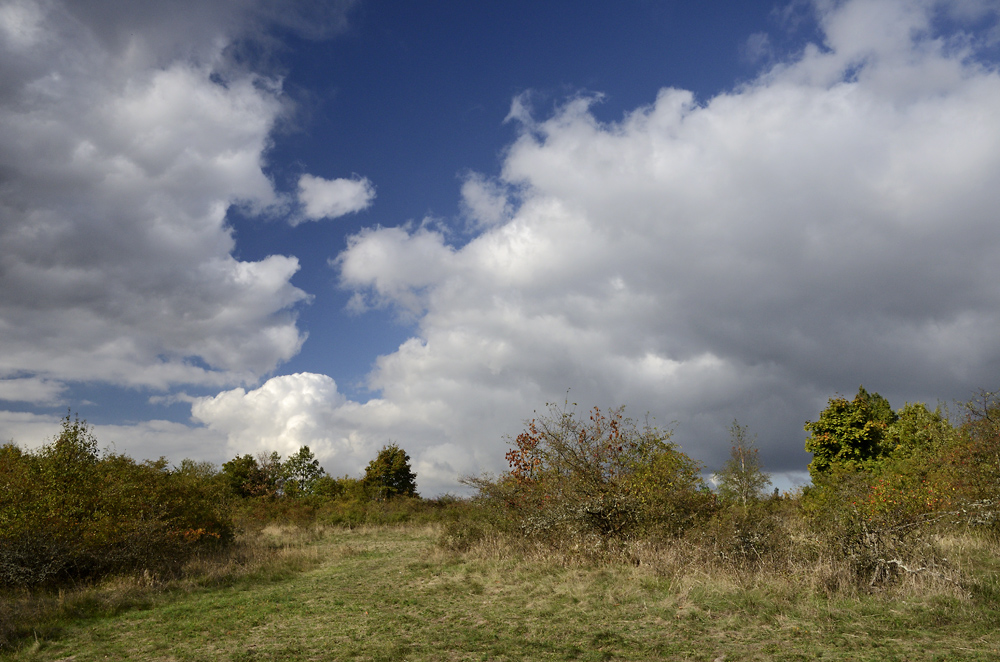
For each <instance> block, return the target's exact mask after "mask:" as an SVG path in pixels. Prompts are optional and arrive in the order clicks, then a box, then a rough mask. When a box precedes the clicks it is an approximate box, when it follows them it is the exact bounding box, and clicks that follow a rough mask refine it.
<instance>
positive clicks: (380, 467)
mask: <svg viewBox="0 0 1000 662" xmlns="http://www.w3.org/2000/svg"><path fill="white" fill-rule="evenodd" d="M362 484H363V485H364V487H365V489H366V490H367V492H368V494H369V495H370V496H371V498H372V499H373V500H375V501H385V500H386V499H391V498H393V497H397V496H409V497H415V496H417V475H416V474H415V473H413V471H411V470H410V456H409V455H407V454H406V452H405V451H404V450H403V449H401V448H400V447H399V446H397V445H396V444H389V445H387V446H383V447H382V450H380V451H379V453H378V456H377V457H376V458H375V459H374V460H372V461H371V462H369V463H368V466H367V467H366V468H365V477H364V479H362Z"/></svg>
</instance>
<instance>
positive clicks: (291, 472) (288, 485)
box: [281, 446, 326, 496]
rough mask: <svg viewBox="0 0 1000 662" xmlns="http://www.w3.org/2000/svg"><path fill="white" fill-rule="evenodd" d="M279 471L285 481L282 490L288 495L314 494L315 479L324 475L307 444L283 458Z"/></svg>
mask: <svg viewBox="0 0 1000 662" xmlns="http://www.w3.org/2000/svg"><path fill="white" fill-rule="evenodd" d="M281 473H282V476H283V477H284V481H285V482H284V491H285V494H286V495H288V496H299V495H305V494H314V493H315V491H316V481H318V480H319V479H320V478H322V477H323V476H325V475H326V472H325V471H324V470H323V468H322V467H321V466H319V460H317V459H316V458H315V456H313V454H312V451H310V450H309V447H308V446H303V447H301V448H300V449H299V452H298V453H296V454H295V455H292V456H290V457H289V458H288V459H287V460H285V462H284V464H282V465H281Z"/></svg>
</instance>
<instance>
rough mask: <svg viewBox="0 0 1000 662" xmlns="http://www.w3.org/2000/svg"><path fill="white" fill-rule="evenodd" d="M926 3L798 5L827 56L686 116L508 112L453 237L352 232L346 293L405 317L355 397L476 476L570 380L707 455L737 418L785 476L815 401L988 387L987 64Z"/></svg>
mask: <svg viewBox="0 0 1000 662" xmlns="http://www.w3.org/2000/svg"><path fill="white" fill-rule="evenodd" d="M938 4H939V3H931V2H909V1H906V2H904V1H902V0H870V1H860V0H855V1H849V2H843V3H818V4H817V7H818V8H817V14H818V17H819V25H820V28H821V30H822V31H823V34H824V41H823V43H821V44H816V45H810V46H808V47H806V48H805V49H804V50H803V51H802V52H801V53H800V54H799V55H798V56H796V57H795V58H794V59H793V60H790V61H786V62H780V63H778V64H776V65H775V66H773V67H772V68H771V69H769V70H768V71H766V72H764V73H763V74H762V75H761V76H760V77H759V78H758V79H757V80H755V81H752V82H750V83H749V84H745V85H743V86H741V87H739V88H737V89H734V90H732V91H729V92H726V93H722V94H719V95H718V96H716V97H714V98H711V99H707V100H705V101H704V102H702V103H699V102H697V101H696V100H695V99H694V97H693V95H692V94H691V93H690V92H687V91H684V90H679V89H673V88H665V89H663V90H661V91H660V93H659V94H658V95H657V97H656V99H655V100H654V101H653V103H651V104H650V105H649V106H646V107H642V108H639V109H636V110H635V111H633V112H631V113H629V114H628V115H627V116H626V117H624V118H623V119H622V120H621V121H618V122H612V123H602V122H599V121H598V120H597V119H595V117H594V116H593V114H592V113H591V111H590V107H591V105H592V104H593V103H595V102H596V101H595V100H594V99H588V98H586V97H580V98H576V99H573V100H571V101H570V102H568V103H567V104H566V105H564V106H563V107H562V108H561V109H560V110H559V111H558V112H556V113H555V114H554V115H553V116H551V117H548V118H543V119H536V118H534V117H532V116H531V115H530V112H529V110H528V109H527V107H526V106H525V105H524V103H523V102H521V101H520V100H515V104H514V107H513V108H512V110H511V117H512V118H513V119H514V120H517V121H520V122H521V123H522V127H523V130H522V135H521V136H520V138H518V139H517V141H516V142H515V143H514V144H513V145H512V146H511V147H510V149H509V150H508V151H507V152H506V155H505V159H504V162H503V167H502V171H501V176H500V178H499V180H498V182H497V183H496V185H495V186H496V187H497V188H495V189H491V188H490V187H488V186H486V185H485V184H484V182H486V180H485V179H481V178H475V177H473V178H469V179H468V180H467V182H466V185H465V186H464V187H463V196H464V200H465V203H466V205H467V206H468V207H469V208H470V209H472V210H473V212H472V213H473V215H474V216H475V217H476V218H480V219H482V220H483V221H485V222H484V223H483V224H482V226H481V228H482V229H481V232H480V233H479V234H478V235H477V236H476V237H475V238H474V239H473V240H472V241H470V242H469V243H467V244H465V245H463V246H461V247H456V246H453V245H451V244H450V243H449V240H448V237H447V236H446V235H445V234H444V233H442V232H440V231H435V230H432V229H429V228H426V227H424V228H418V229H414V228H375V229H370V230H366V231H364V232H362V233H360V234H358V235H356V236H355V237H353V238H352V239H351V240H350V241H349V242H348V247H347V249H346V250H345V251H344V252H343V253H342V254H341V255H340V256H339V257H338V258H337V259H336V260H335V261H334V263H333V264H335V265H336V266H337V267H338V268H339V269H340V271H341V277H342V282H343V284H344V285H345V287H348V288H350V289H353V290H355V292H356V296H358V297H361V298H363V299H364V300H365V301H368V302H378V303H379V304H380V305H395V306H398V307H399V308H400V309H402V310H405V311H408V312H409V313H411V314H415V315H417V318H418V327H419V329H418V334H417V336H416V337H414V338H413V339H411V340H409V341H407V342H406V343H404V344H403V345H402V346H401V347H400V348H399V349H398V351H396V352H394V353H392V354H390V355H387V356H383V357H380V359H379V360H378V363H377V366H376V368H375V370H374V371H373V372H372V374H371V375H370V384H369V385H370V386H371V387H372V388H373V389H376V390H377V391H378V392H379V393H380V396H381V397H380V400H379V402H380V403H382V405H381V406H383V407H386V408H390V407H391V408H393V409H394V410H398V411H399V412H401V415H403V416H404V417H405V418H406V419H408V420H413V421H426V422H428V425H430V426H431V427H435V426H436V428H437V434H438V437H437V438H431V437H432V436H433V435H429V434H428V433H424V432H420V433H417V434H416V435H415V437H416V439H415V441H414V444H415V447H414V448H413V449H411V451H415V453H414V454H415V456H416V457H417V458H418V461H420V462H424V463H425V464H427V465H428V466H433V465H434V463H435V462H438V461H439V460H440V459H441V458H448V457H452V456H457V455H453V452H455V453H458V451H457V450H455V449H461V453H462V457H465V458H469V462H472V463H473V464H475V463H476V462H481V461H482V462H483V464H482V465H481V466H486V467H492V468H497V463H496V461H495V459H494V460H487V459H486V458H487V456H489V457H492V458H497V457H502V453H501V452H500V451H501V449H502V440H501V439H500V434H501V433H502V432H513V433H516V432H517V429H518V425H517V424H518V421H519V420H520V419H522V418H524V417H526V416H528V415H530V412H531V411H532V409H534V408H536V407H539V406H541V405H542V403H544V402H546V401H548V402H552V401H557V402H561V401H562V400H563V398H564V397H565V392H566V389H567V388H568V387H571V388H572V391H571V392H570V394H569V398H570V399H571V400H575V401H578V402H580V403H581V405H584V406H589V405H590V404H602V405H611V404H616V403H621V402H625V403H627V404H628V405H629V406H630V411H631V412H632V414H633V415H639V416H641V415H642V414H643V413H644V412H645V411H650V412H653V413H655V414H657V415H658V416H659V420H660V422H661V423H668V424H669V422H670V421H672V420H675V421H677V424H676V439H677V440H678V441H680V442H681V443H682V445H683V446H684V447H685V448H686V449H687V450H689V451H690V452H692V453H693V454H694V455H695V456H697V457H699V458H700V459H702V460H705V461H706V462H708V464H709V465H710V466H718V465H720V464H721V462H722V460H723V459H724V457H725V454H726V453H727V452H728V448H729V443H728V439H727V438H726V432H725V430H726V427H727V425H728V424H729V423H731V421H732V419H733V418H734V417H738V418H739V420H740V421H741V422H742V423H745V424H749V425H750V427H751V428H752V429H753V430H754V431H756V432H758V433H759V435H760V442H761V445H762V447H763V451H764V454H765V456H766V459H767V461H768V462H769V463H770V465H771V467H772V468H773V469H775V470H776V471H789V472H790V471H795V470H800V469H801V467H802V466H804V464H805V461H806V456H805V454H804V452H803V451H802V439H803V438H804V433H803V431H802V424H803V422H804V421H805V420H806V419H808V418H810V417H814V416H815V415H816V414H817V413H818V412H819V410H820V409H821V408H822V407H823V406H824V404H825V402H826V399H827V398H828V397H829V396H831V395H833V394H834V393H835V392H838V391H839V392H843V393H846V394H848V395H850V394H851V393H853V391H854V390H855V389H856V388H857V385H858V384H859V383H862V382H863V383H864V384H865V385H866V386H869V387H871V388H874V389H877V390H879V391H880V392H882V393H883V394H885V395H887V396H889V397H890V398H891V399H893V401H894V402H895V403H896V405H897V406H899V405H901V404H902V402H903V401H904V400H907V399H909V400H918V399H919V400H930V401H931V402H932V403H933V400H934V398H936V397H942V398H950V397H963V396H965V395H967V394H968V393H969V391H970V390H971V389H972V388H974V387H975V386H979V385H988V384H989V383H990V381H991V380H993V379H995V376H996V374H997V369H998V368H1000V337H998V336H997V334H996V333H995V330H996V328H997V325H998V323H1000V292H998V290H997V288H996V286H995V284H996V283H997V282H1000V261H998V260H997V259H996V255H997V254H1000V226H998V224H997V223H996V209H998V208H1000V189H998V188H997V187H996V186H995V182H996V181H998V180H1000V115H998V114H997V113H996V112H995V111H996V108H998V107H1000V76H998V75H997V72H996V70H995V68H994V67H993V66H992V65H988V64H986V63H983V62H981V61H979V60H978V59H977V55H976V51H975V50H974V49H975V44H976V39H975V35H969V34H964V33H954V32H953V33H949V34H939V33H937V32H935V30H936V29H937V28H938V26H937V24H936V23H935V16H936V11H937V5H938ZM504 187H515V188H516V189H517V190H518V195H519V206H518V207H517V209H516V210H513V209H511V208H509V207H508V206H506V204H505V202H504V201H503V199H502V198H501V197H500V196H499V195H497V194H495V193H492V192H491V191H499V190H502V189H503V188H504ZM364 426H365V423H364V422H362V423H361V426H360V427H359V429H365V427H364ZM400 441H401V443H403V444H404V447H405V446H406V439H405V438H401V439H400Z"/></svg>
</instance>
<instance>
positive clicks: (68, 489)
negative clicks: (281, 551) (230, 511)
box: [0, 416, 233, 587]
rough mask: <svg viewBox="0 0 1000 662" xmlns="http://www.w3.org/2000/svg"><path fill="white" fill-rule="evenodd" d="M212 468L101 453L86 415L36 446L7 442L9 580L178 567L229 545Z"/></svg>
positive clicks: (2, 544)
mask: <svg viewBox="0 0 1000 662" xmlns="http://www.w3.org/2000/svg"><path fill="white" fill-rule="evenodd" d="M212 476H213V474H212V472H211V470H210V469H209V468H207V467H206V466H204V465H197V464H195V463H191V462H188V463H186V464H185V463H182V466H181V467H180V468H178V469H176V470H174V471H170V470H168V469H167V466H166V461H165V460H163V459H161V460H158V461H156V462H145V463H142V464H137V463H136V462H135V461H134V460H132V459H131V458H128V457H126V456H123V455H115V454H110V453H108V454H105V455H103V456H101V455H100V454H99V453H98V451H97V441H96V439H94V437H93V435H92V434H91V432H90V429H89V427H88V426H87V424H86V422H85V421H83V422H82V421H79V420H70V418H69V416H67V417H66V419H65V420H64V421H63V429H62V432H61V433H60V435H59V436H58V437H56V439H55V440H54V441H53V442H52V443H51V444H48V445H46V446H43V447H42V448H41V449H39V450H38V451H37V452H35V453H30V452H25V451H22V450H21V449H20V448H18V447H17V446H15V445H13V444H7V445H5V446H3V447H2V448H0V586H22V587H26V586H37V585H46V584H57V583H62V582H66V581H70V580H79V579H87V578H93V577H99V576H103V575H107V574H111V573H119V572H127V571H132V570H138V569H148V570H150V571H152V572H163V571H172V570H174V569H176V568H177V567H179V565H180V564H181V563H183V562H184V561H185V560H186V559H187V558H189V557H190V556H191V555H192V554H194V553H196V552H197V551H198V550H200V549H204V548H207V547H218V546H222V545H225V544H227V543H229V542H230V541H231V540H232V537H233V526H232V521H231V520H230V518H229V517H228V515H227V514H226V512H225V503H224V499H223V498H222V488H221V485H220V484H219V483H218V481H214V480H213V479H212Z"/></svg>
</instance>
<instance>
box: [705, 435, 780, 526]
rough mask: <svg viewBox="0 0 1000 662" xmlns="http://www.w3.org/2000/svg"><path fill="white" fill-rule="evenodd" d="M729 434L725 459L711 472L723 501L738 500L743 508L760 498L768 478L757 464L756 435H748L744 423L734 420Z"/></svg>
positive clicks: (758, 460) (733, 501) (758, 462)
mask: <svg viewBox="0 0 1000 662" xmlns="http://www.w3.org/2000/svg"><path fill="white" fill-rule="evenodd" d="M729 438H730V441H732V443H733V446H732V450H731V451H730V455H729V460H727V461H726V464H725V465H724V466H723V467H722V471H720V472H719V473H717V474H715V479H716V481H717V482H718V493H719V498H720V499H721V500H722V501H723V503H739V504H740V505H741V506H743V507H744V508H746V507H747V506H748V505H750V504H751V503H753V502H755V501H757V500H758V499H760V497H761V496H762V495H763V492H764V490H765V489H766V488H767V486H768V485H770V484H771V478H770V477H769V476H768V475H767V474H766V473H764V471H763V469H762V468H761V464H760V457H759V456H758V452H757V447H756V441H757V437H756V435H755V436H754V437H753V438H751V437H750V436H749V433H748V431H747V428H746V426H745V425H740V424H739V421H735V420H734V421H733V424H732V425H731V426H730V427H729Z"/></svg>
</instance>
